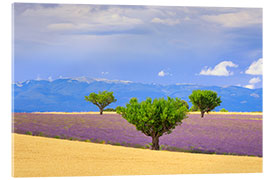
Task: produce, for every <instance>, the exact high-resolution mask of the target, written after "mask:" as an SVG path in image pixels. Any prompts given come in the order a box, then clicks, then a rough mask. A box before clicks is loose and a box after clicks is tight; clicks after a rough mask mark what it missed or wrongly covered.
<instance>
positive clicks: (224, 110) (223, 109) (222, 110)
mask: <svg viewBox="0 0 270 180" xmlns="http://www.w3.org/2000/svg"><path fill="white" fill-rule="evenodd" d="M219 112H229V111H228V110H226V109H225V108H222V109H221V110H219Z"/></svg>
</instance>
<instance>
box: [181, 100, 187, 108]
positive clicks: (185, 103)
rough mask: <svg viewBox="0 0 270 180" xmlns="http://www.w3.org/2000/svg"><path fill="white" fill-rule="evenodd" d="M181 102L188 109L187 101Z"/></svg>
mask: <svg viewBox="0 0 270 180" xmlns="http://www.w3.org/2000/svg"><path fill="white" fill-rule="evenodd" d="M181 102H182V103H183V104H184V105H185V106H186V108H187V109H189V105H188V103H187V101H185V100H181Z"/></svg>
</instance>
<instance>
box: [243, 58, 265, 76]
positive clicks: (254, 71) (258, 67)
mask: <svg viewBox="0 0 270 180" xmlns="http://www.w3.org/2000/svg"><path fill="white" fill-rule="evenodd" d="M262 65H263V59H262V58H260V59H258V61H254V62H253V63H252V64H251V65H250V66H249V67H248V69H247V70H246V71H245V73H246V74H251V75H262Z"/></svg>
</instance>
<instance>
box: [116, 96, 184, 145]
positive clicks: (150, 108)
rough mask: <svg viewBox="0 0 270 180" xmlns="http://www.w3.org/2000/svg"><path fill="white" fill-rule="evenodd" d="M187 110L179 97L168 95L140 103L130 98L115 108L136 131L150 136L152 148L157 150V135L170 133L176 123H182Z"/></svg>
mask: <svg viewBox="0 0 270 180" xmlns="http://www.w3.org/2000/svg"><path fill="white" fill-rule="evenodd" d="M187 111H188V109H187V108H186V106H185V105H184V103H183V102H181V99H179V98H175V99H174V98H170V97H168V98H167V99H164V98H160V99H157V98H156V99H154V100H153V101H152V99H151V98H147V99H146V100H145V101H142V102H140V103H139V102H138V100H137V98H132V99H130V102H129V103H128V104H126V107H121V106H118V107H117V108H116V112H117V113H118V114H121V115H122V117H123V118H125V119H126V120H127V121H128V122H129V123H131V124H134V125H135V126H136V129H137V130H138V131H141V132H143V133H144V134H145V135H146V136H151V137H152V150H159V137H160V136H162V135H163V134H170V133H171V132H172V130H173V129H174V128H175V127H176V126H177V125H180V124H182V120H183V119H184V118H186V113H187Z"/></svg>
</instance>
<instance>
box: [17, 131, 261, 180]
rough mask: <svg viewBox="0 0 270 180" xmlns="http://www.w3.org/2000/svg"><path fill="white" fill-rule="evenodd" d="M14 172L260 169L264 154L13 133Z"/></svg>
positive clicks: (87, 173) (92, 173) (38, 174)
mask: <svg viewBox="0 0 270 180" xmlns="http://www.w3.org/2000/svg"><path fill="white" fill-rule="evenodd" d="M12 136H13V157H12V158H13V176H14V177H52V176H104V175H105V176H111V175H161V174H212V173H260V172H262V158H259V157H246V156H229V155H207V154H194V153H181V152H168V151H152V150H146V149H137V148H128V147H119V146H112V145H107V144H96V143H89V142H79V141H70V140H60V139H53V138H45V137H37V136H29V135H20V134H12Z"/></svg>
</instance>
